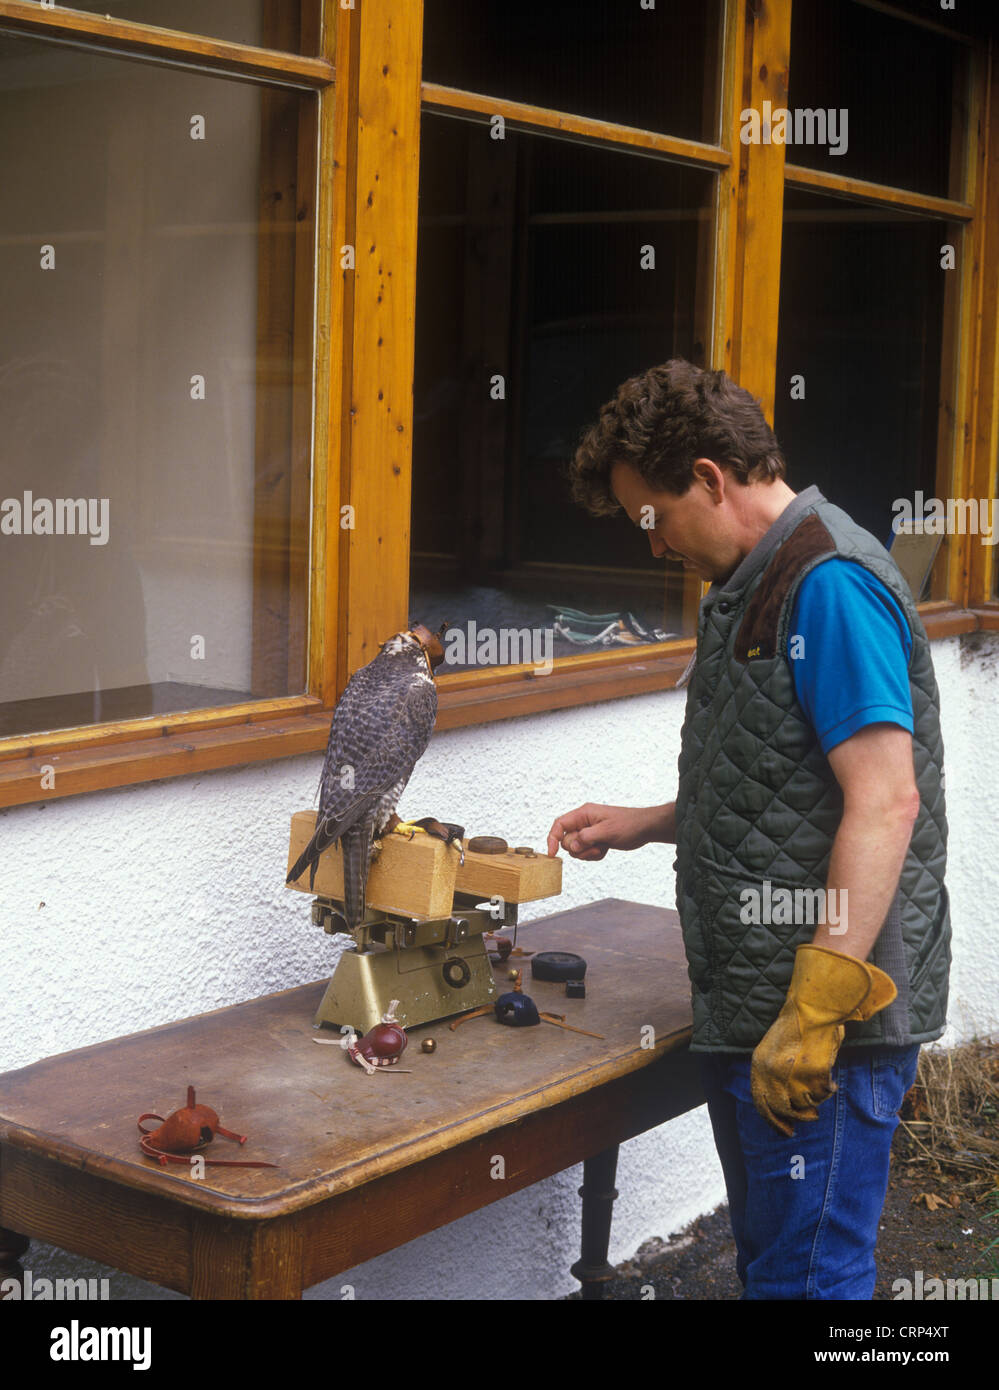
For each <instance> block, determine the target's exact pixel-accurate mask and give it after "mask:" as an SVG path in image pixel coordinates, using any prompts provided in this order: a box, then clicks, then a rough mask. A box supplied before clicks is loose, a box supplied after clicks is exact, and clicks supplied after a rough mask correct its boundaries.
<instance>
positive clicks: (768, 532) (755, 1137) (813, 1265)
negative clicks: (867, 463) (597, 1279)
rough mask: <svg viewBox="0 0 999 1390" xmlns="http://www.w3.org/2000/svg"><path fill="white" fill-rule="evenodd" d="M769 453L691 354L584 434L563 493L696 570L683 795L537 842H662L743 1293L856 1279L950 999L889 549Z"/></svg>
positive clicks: (922, 648)
mask: <svg viewBox="0 0 999 1390" xmlns="http://www.w3.org/2000/svg"><path fill="white" fill-rule="evenodd" d="M784 473H785V464H784V459H783V457H782V455H781V452H780V449H779V447H778V444H777V440H776V438H775V436H774V434H773V431H772V430H771V429H770V427H769V426H768V425H767V423H766V420H765V419H764V417H763V414H762V412H761V411H760V409H759V406H758V405H757V403H756V402H755V401H754V400H753V398H752V397H751V396H750V395H749V393H748V392H747V391H744V390H742V389H741V388H740V387H738V386H736V385H735V384H734V383H733V382H732V381H731V380H730V379H729V378H728V377H727V376H726V375H725V373H724V372H711V371H702V370H700V369H698V368H696V367H693V366H691V365H690V363H688V362H683V361H679V360H674V361H671V362H667V363H666V364H665V365H664V366H660V367H654V368H652V369H651V370H649V371H647V372H645V373H644V374H643V375H641V376H638V377H635V378H633V379H632V380H630V381H627V382H625V383H624V385H623V386H621V387H620V389H619V390H618V392H617V395H616V397H615V398H614V400H612V401H610V402H608V403H607V404H606V405H604V406H603V408H602V409H601V412H600V416H599V419H598V421H597V423H596V424H595V425H593V426H592V427H591V428H590V430H589V431H588V432H587V433H586V435H585V436H584V438H583V441H582V443H581V445H580V447H579V449H578V451H577V453H576V457H575V460H574V465H573V495H574V498H575V499H576V500H577V501H579V502H581V503H582V504H583V505H585V506H586V507H587V508H588V509H589V510H590V511H592V512H594V513H595V514H598V515H599V514H606V513H610V512H613V511H615V510H617V509H618V508H619V507H623V508H624V510H625V512H626V513H627V514H628V516H629V517H630V519H631V520H632V521H633V522H634V523H635V524H636V525H637V526H640V527H642V526H644V527H645V529H647V531H648V536H649V544H650V545H651V547H652V553H653V554H654V555H655V556H657V557H658V558H662V557H667V558H669V559H674V560H675V559H681V560H682V561H683V563H684V566H685V567H686V568H688V569H691V570H692V571H693V572H694V573H695V574H697V575H698V576H699V577H700V578H702V579H705V580H709V581H710V583H711V587H710V589H709V590H708V592H707V594H706V595H705V597H704V599H703V600H702V602H701V606H700V611H699V615H698V627H697V651H696V664H695V665H694V668H693V675H692V677H691V680H690V685H689V689H688V692H687V704H686V714H685V719H684V725H683V733H682V738H681V752H680V760H679V789H678V793H677V798H676V801H675V802H670V803H668V804H666V805H661V806H652V807H644V808H641V809H634V808H626V807H619V806H603V805H595V804H592V803H587V804H586V805H585V806H580V807H578V808H577V809H576V810H574V811H571V812H569V813H568V814H566V815H562V816H560V817H559V818H558V819H557V820H556V821H555V822H554V824H553V825H552V828H551V830H550V832H549V837H548V852H549V854H555V853H557V852H558V850H559V848H563V849H565V850H566V851H567V852H568V853H569V854H570V855H571V856H572V857H573V858H576V859H582V860H597V859H602V858H603V856H604V855H605V854H606V852H607V851H608V849H619V850H628V849H636V848H638V847H639V846H641V845H645V844H649V843H653V842H657V841H659V842H664V843H668V844H674V843H675V844H676V847H677V857H676V862H675V865H674V867H675V869H676V871H677V908H678V911H679V914H680V920H681V924H682V927H683V934H684V945H685V948H686V953H687V960H688V967H689V974H690V980H691V987H692V1003H693V1013H694V1033H693V1039H692V1043H691V1049H692V1051H694V1052H696V1053H698V1054H699V1060H700V1065H701V1069H702V1076H703V1082H704V1089H705V1093H706V1096H707V1099H708V1107H709V1113H710V1116H711V1123H712V1127H713V1130H714V1135H715V1142H716V1144H717V1147H718V1153H719V1157H720V1159H721V1163H722V1167H723V1170H724V1174H725V1182H726V1187H727V1190H728V1196H729V1208H730V1214H731V1220H732V1228H733V1232H734V1234H735V1239H736V1246H737V1252H738V1272H739V1276H740V1278H741V1280H742V1282H743V1284H744V1286H745V1287H744V1294H743V1297H744V1298H754V1299H775V1298H808V1299H870V1298H871V1297H872V1295H873V1291H874V1283H875V1266H874V1246H875V1242H876V1238H877V1229H878V1220H879V1217H880V1214H881V1209H882V1206H883V1204H884V1198H885V1193H886V1191H887V1183H888V1158H889V1150H890V1147H891V1139H892V1135H893V1133H894V1130H895V1128H896V1125H897V1123H898V1120H897V1111H898V1109H899V1106H900V1105H901V1102H902V1098H903V1096H904V1095H905V1092H906V1091H907V1090H908V1088H909V1086H910V1085H911V1084H912V1082H913V1079H914V1077H915V1071H916V1060H917V1056H918V1052H919V1045H920V1044H921V1043H923V1042H928V1041H930V1040H932V1039H934V1038H937V1037H939V1036H940V1035H941V1033H942V1032H943V1030H944V1025H945V1020H946V1003H947V980H948V971H949V965H950V921H949V912H948V904H947V892H946V888H945V887H944V869H945V862H946V838H947V823H946V818H945V811H944V795H943V770H942V769H943V746H942V741H941V737H940V722H939V697H938V694H937V687H936V682H935V679H934V675H933V665H932V661H931V657H930V650H929V643H928V641H927V638H926V633H925V631H924V629H923V625H922V623H921V621H920V619H919V616H918V614H917V612H916V608H915V604H914V603H913V600H912V595H911V594H910V592H909V590H908V587H907V585H906V583H905V581H904V579H903V578H902V576H901V574H900V572H899V570H898V568H897V566H896V565H895V564H894V562H893V561H892V560H891V559H890V557H889V556H888V554H887V552H886V551H885V550H884V549H883V547H882V546H881V545H880V544H879V543H878V542H877V541H876V540H875V539H874V537H873V536H871V535H870V534H869V533H868V532H867V531H865V530H863V529H862V528H861V527H859V526H857V525H856V523H854V522H853V521H852V520H851V519H850V517H849V516H847V514H846V513H845V512H843V511H841V510H840V509H839V508H838V507H835V506H833V505H832V504H831V503H829V502H827V501H826V499H825V498H824V497H823V496H822V494H821V493H820V492H819V490H818V489H817V488H815V487H810V488H807V489H806V490H805V491H804V492H802V493H800V494H797V495H796V494H795V493H794V492H792V490H791V489H790V488H789V487H788V486H787V484H786V483H785V482H784Z"/></svg>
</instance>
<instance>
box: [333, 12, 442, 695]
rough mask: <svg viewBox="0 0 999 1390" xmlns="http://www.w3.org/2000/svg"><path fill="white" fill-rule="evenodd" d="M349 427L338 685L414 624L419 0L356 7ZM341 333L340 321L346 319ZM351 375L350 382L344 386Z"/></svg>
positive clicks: (346, 402)
mask: <svg viewBox="0 0 999 1390" xmlns="http://www.w3.org/2000/svg"><path fill="white" fill-rule="evenodd" d="M359 19H360V31H359V47H358V55H357V91H356V95H355V94H353V93H350V94H348V95H347V98H346V99H347V102H348V103H349V104H350V106H351V109H354V103H355V102H356V142H357V143H356V153H355V158H354V166H355V179H356V183H355V194H354V200H353V206H354V219H355V227H354V243H355V246H356V255H357V267H356V270H355V272H354V274H353V291H354V301H353V317H352V324H351V331H352V344H351V354H352V356H351V365H350V372H349V383H348V385H347V386H345V393H346V394H345V399H344V405H345V406H346V407H349V416H348V419H349V426H348V427H347V429H346V432H345V437H344V440H343V450H342V456H341V467H342V470H343V480H344V481H345V482H346V494H345V499H344V500H345V501H347V502H349V503H350V504H351V505H352V506H353V507H354V510H355V519H356V526H355V529H353V530H350V531H346V532H344V533H343V539H344V544H345V548H346V553H347V554H348V555H349V578H348V584H347V586H346V587H345V589H344V590H343V592H342V593H341V609H340V622H341V626H342V627H343V629H344V632H345V636H346V649H345V657H346V667H345V668H343V669H341V670H340V671H339V672H338V685H341V684H345V683H346V680H347V679H348V677H349V675H350V674H351V673H352V672H353V671H356V670H357V669H358V668H359V667H361V666H364V665H365V664H366V663H367V662H369V661H370V660H371V659H372V658H373V657H374V656H375V654H376V653H377V651H378V649H379V647H380V646H381V644H382V642H384V640H385V636H386V634H387V633H391V632H393V631H398V630H399V629H400V628H405V627H407V626H408V624H409V613H408V601H409V536H410V489H411V481H412V422H413V351H414V325H415V305H416V221H417V197H418V192H419V148H420V82H419V76H420V73H419V62H418V60H417V55H419V53H420V45H421V41H422V33H423V0H407V3H406V4H405V5H392V6H387V5H368V4H365V5H363V6H362V7H361V11H360V16H359ZM344 326H345V331H346V329H347V325H346V323H345V325H344ZM347 381H348V378H347V377H346V376H345V382H347Z"/></svg>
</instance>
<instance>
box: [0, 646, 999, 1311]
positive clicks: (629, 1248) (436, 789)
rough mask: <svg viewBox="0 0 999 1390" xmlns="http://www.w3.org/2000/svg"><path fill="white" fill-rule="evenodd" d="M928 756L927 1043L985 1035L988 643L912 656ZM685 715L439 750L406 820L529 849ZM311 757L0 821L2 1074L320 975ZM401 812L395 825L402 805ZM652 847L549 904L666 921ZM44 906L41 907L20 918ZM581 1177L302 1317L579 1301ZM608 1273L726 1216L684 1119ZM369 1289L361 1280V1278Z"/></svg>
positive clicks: (649, 1161) (367, 1273)
mask: <svg viewBox="0 0 999 1390" xmlns="http://www.w3.org/2000/svg"><path fill="white" fill-rule="evenodd" d="M933 652H934V660H935V663H936V669H937V678H938V682H939V684H940V688H941V706H942V711H943V727H944V737H945V742H946V749H947V795H948V806H949V819H950V826H951V857H950V868H949V874H948V886H949V889H950V894H951V901H952V915H953V925H954V969H953V974H952V981H951V1008H950V1019H951V1024H950V1028H949V1030H948V1034H947V1037H946V1038H945V1040H944V1041H945V1042H955V1041H959V1040H963V1039H966V1038H969V1037H971V1035H972V1034H973V1033H976V1032H977V1033H978V1034H979V1035H983V1034H987V1033H989V1032H992V1031H997V1030H999V988H997V986H999V936H997V933H996V931H995V926H994V913H995V904H996V903H997V902H999V854H997V849H999V834H997V831H996V825H997V820H999V634H982V635H979V636H976V637H975V638H973V639H970V640H968V639H964V640H961V639H957V638H952V639H947V640H944V641H940V642H936V643H934V647H933ZM683 704H684V697H683V695H682V694H681V693H678V692H666V693H662V694H654V695H646V696H640V697H636V698H633V699H627V700H618V701H611V702H607V703H603V704H599V705H594V706H591V707H586V708H579V709H572V710H565V711H560V712H556V713H553V714H545V715H538V716H532V717H529V718H523V719H516V720H509V721H506V722H504V723H500V724H491V725H487V726H485V727H482V728H473V729H464V730H457V731H453V732H447V733H440V734H437V735H436V736H435V737H434V739H433V741H432V743H431V745H430V748H429V750H428V752H427V754H426V755H425V757H424V758H423V760H422V761H421V763H420V764H419V766H418V767H417V770H416V772H415V774H414V776H413V779H412V781H411V783H410V786H409V789H408V791H407V793H406V797H405V804H406V805H409V806H417V807H430V808H433V809H434V810H435V811H436V812H437V813H438V814H442V813H443V812H444V811H445V809H446V811H447V813H448V815H449V817H452V818H454V819H456V820H460V821H462V822H464V823H465V824H466V825H470V826H483V827H489V828H490V829H495V830H496V831H497V832H498V833H502V834H504V835H506V836H507V838H508V839H510V841H511V842H513V843H521V844H522V843H534V844H537V845H539V846H540V845H541V844H542V843H543V836H544V833H545V831H546V830H547V829H548V826H549V825H550V823H551V821H552V819H553V818H554V816H555V815H556V814H558V813H559V812H562V811H566V810H569V809H571V808H572V807H574V806H576V805H578V804H579V803H580V802H582V801H585V800H588V799H591V800H599V801H606V802H610V803H618V804H623V805H628V804H631V805H649V804H652V803H654V802H658V801H666V800H669V799H671V798H672V797H673V795H674V794H675V769H676V758H677V753H678V748H679V734H680V725H681V721H682V715H683ZM320 761H321V760H320V757H319V755H315V756H310V757H299V758H292V759H289V760H287V761H285V762H276V763H267V764H260V765H257V766H251V767H245V768H238V769H233V770H226V771H220V772H214V773H208V774H205V775H202V776H197V777H188V778H179V779H173V780H170V781H166V782H160V783H155V784H151V785H144V786H138V787H131V788H126V789H123V790H117V791H108V792H100V793H94V794H92V795H85V796H76V797H70V798H67V799H65V800H57V801H50V802H47V803H39V804H37V805H32V806H27V807H16V808H12V809H9V810H6V811H3V812H0V844H2V846H3V854H2V856H0V941H2V943H3V955H2V960H3V978H2V991H3V993H2V997H3V1010H2V1012H0V1070H8V1069H10V1068H14V1067H19V1066H26V1065H27V1064H29V1063H31V1062H33V1061H36V1060H38V1059H39V1058H41V1057H45V1056H49V1055H51V1054H53V1053H59V1052H65V1051H68V1050H70V1049H71V1048H76V1047H83V1046H85V1045H87V1044H90V1043H94V1042H99V1041H103V1040H105V1039H108V1038H114V1037H118V1036H120V1035H122V1034H125V1033H129V1032H133V1031H136V1030H139V1029H143V1028H148V1027H152V1026H153V1025H155V1024H159V1023H167V1022H170V1021H172V1020H174V1019H176V1018H179V1017H183V1016H186V1015H190V1014H193V1013H200V1012H203V1011H206V1010H209V1009H214V1008H219V1007H223V1006H225V1005H228V1004H233V1003H237V1002H239V1001H241V1000H244V999H249V998H253V997H255V996H257V995H260V994H265V993H267V992H269V991H272V990H276V989H282V988H287V987H290V986H293V985H297V984H301V983H304V982H306V981H309V980H313V979H318V978H320V977H322V976H324V975H328V974H329V973H330V971H331V968H332V963H333V950H332V946H331V941H330V938H329V937H327V936H325V935H324V934H322V933H321V932H318V931H317V930H316V929H315V928H313V927H312V926H311V925H310V924H309V920H308V903H309V899H308V898H307V897H304V896H303V895H301V894H297V893H289V892H287V891H286V890H285V888H284V865H285V862H286V851H287V833H288V818H289V814H290V812H291V811H292V810H295V809H299V808H301V807H303V806H306V805H310V804H311V803H312V797H313V794H314V791H315V786H316V782H317V779H318V772H319V765H320ZM404 809H405V807H404ZM672 860H673V850H672V847H669V846H650V847H647V848H646V849H643V850H639V851H637V852H635V853H633V854H627V855H626V854H611V855H609V856H608V857H607V859H606V860H604V861H603V862H602V863H599V864H578V863H575V862H573V861H568V862H567V863H566V865H565V875H564V891H563V895H562V898H561V899H560V900H559V901H558V903H557V904H539V905H538V909H537V910H536V911H535V912H533V913H532V912H525V913H524V914H523V920H530V919H531V917H532V916H542V915H544V914H545V912H546V911H550V910H553V909H554V908H555V907H556V906H557V908H559V909H562V908H565V907H573V906H577V905H579V904H583V903H586V902H590V901H592V900H594V899H597V898H603V897H610V896H615V897H624V898H630V899H633V900H635V901H643V902H651V903H659V904H662V905H664V906H669V907H672V906H673V905H674V887H673V874H672V871H671V865H672ZM42 904H44V906H42ZM581 1175H582V1169H581V1167H580V1168H577V1169H574V1170H568V1171H567V1172H565V1173H562V1174H559V1175H558V1176H556V1177H554V1178H552V1179H550V1180H549V1181H547V1182H544V1183H540V1184H538V1185H537V1186H536V1187H533V1188H529V1189H527V1190H526V1191H523V1192H520V1193H516V1194H514V1195H513V1196H511V1197H508V1198H505V1199H503V1200H501V1201H499V1202H497V1203H494V1204H493V1206H491V1207H489V1208H487V1209H485V1210H484V1211H481V1212H477V1213H474V1214H473V1215H471V1216H468V1217H465V1218H463V1219H461V1220H460V1221H457V1222H455V1223H453V1224H452V1225H450V1226H447V1227H444V1228H443V1229H441V1230H439V1231H437V1232H435V1233H433V1234H432V1235H429V1236H426V1237H423V1238H422V1239H420V1240H418V1241H414V1242H413V1243H412V1244H410V1245H408V1246H406V1247H404V1248H403V1249H402V1250H400V1251H397V1252H395V1253H394V1254H392V1255H390V1256H383V1257H381V1258H380V1259H379V1260H377V1261H372V1262H371V1263H369V1264H367V1265H365V1266H362V1267H360V1268H358V1269H355V1270H352V1271H347V1272H345V1273H344V1274H343V1275H340V1276H338V1277H337V1278H336V1279H334V1280H331V1281H329V1282H328V1283H327V1284H324V1285H320V1286H317V1287H316V1288H314V1289H313V1290H311V1291H310V1292H309V1294H308V1297H310V1298H333V1299H336V1298H340V1297H341V1293H340V1290H341V1289H342V1288H343V1286H345V1285H352V1286H353V1288H354V1290H355V1295H356V1297H357V1298H365V1297H374V1296H375V1290H376V1289H377V1291H378V1294H379V1296H381V1297H387V1298H397V1299H403V1298H424V1299H433V1298H442V1299H443V1298H447V1299H463V1298H476V1299H480V1298H492V1299H512V1298H532V1299H545V1298H553V1297H557V1296H559V1295H562V1294H565V1293H568V1292H570V1291H572V1290H573V1289H575V1288H576V1287H577V1285H576V1282H575V1280H574V1279H573V1278H572V1277H571V1275H570V1274H569V1267H570V1265H571V1264H572V1262H573V1261H574V1260H575V1259H576V1258H577V1257H578V1239H579V1200H578V1197H577V1195H576V1191H577V1188H578V1186H579V1183H580V1179H581ZM617 1186H618V1190H619V1192H620V1197H619V1199H618V1201H617V1203H616V1206H615V1213H614V1225H613V1231H612V1240H611V1259H612V1260H613V1261H614V1262H618V1261H620V1260H623V1259H625V1258H627V1257H628V1256H630V1255H631V1254H633V1252H634V1251H635V1249H636V1248H637V1247H638V1245H639V1244H641V1242H642V1241H643V1240H646V1239H647V1238H648V1237H650V1236H653V1235H659V1236H664V1237H665V1236H667V1235H669V1234H670V1233H671V1232H673V1231H676V1230H678V1229H679V1228H680V1227H682V1226H683V1225H685V1224H686V1223H687V1222H688V1221H690V1220H692V1219H693V1218H694V1217H696V1216H697V1215H699V1214H701V1213H703V1212H706V1211H709V1210H711V1209H712V1208H713V1207H715V1206H716V1205H717V1204H718V1202H719V1201H720V1200H722V1199H723V1197H724V1185H723V1182H722V1177H721V1170H720V1167H719V1165H718V1161H717V1158H716V1156H715V1152H714V1147H713V1144H712V1140H711V1132H710V1126H709V1124H708V1120H707V1114H706V1111H705V1110H704V1109H703V1108H702V1109H700V1110H698V1111H696V1112H694V1113H693V1114H691V1115H687V1116H684V1117H682V1118H680V1119H678V1120H674V1121H672V1122H671V1123H670V1124H668V1125H665V1126H663V1127H662V1128H661V1129H659V1130H656V1131H653V1132H651V1133H649V1134H646V1135H644V1136H642V1137H641V1138H639V1139H636V1140H633V1141H631V1142H630V1143H628V1144H626V1145H624V1146H623V1147H622V1150H621V1162H620V1166H619V1172H618V1180H617ZM24 1263H25V1264H26V1266H27V1267H30V1268H31V1269H32V1270H33V1271H34V1273H35V1274H36V1276H38V1277H41V1276H42V1275H48V1276H49V1277H54V1276H57V1275H64V1276H72V1277H86V1276H91V1275H101V1274H105V1275H110V1277H111V1294H112V1297H113V1298H146V1297H173V1296H174V1295H171V1294H168V1293H166V1292H164V1291H162V1290H159V1289H156V1288H154V1287H153V1286H151V1285H148V1284H145V1283H143V1282H142V1281H141V1280H138V1279H134V1278H130V1277H126V1276H124V1275H121V1274H116V1273H114V1272H113V1271H107V1270H103V1269H102V1268H101V1267H99V1266H96V1265H94V1264H93V1263H92V1262H90V1261H86V1260H82V1259H79V1258H77V1257H75V1256H70V1255H67V1254H65V1253H64V1252H61V1251H56V1250H52V1249H50V1248H49V1247H45V1246H42V1245H40V1244H38V1243H35V1244H33V1246H32V1249H31V1251H30V1252H29V1254H28V1256H27V1257H26V1258H25V1262H24ZM376 1274H377V1280H376V1278H375V1275H376Z"/></svg>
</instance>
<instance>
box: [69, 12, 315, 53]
mask: <svg viewBox="0 0 999 1390" xmlns="http://www.w3.org/2000/svg"><path fill="white" fill-rule="evenodd" d="M318 5H319V0H74V3H73V4H71V5H67V6H65V8H66V9H70V10H83V11H86V12H89V13H93V14H99V15H102V16H104V17H106V18H107V19H128V20H131V21H132V23H134V24H153V25H155V26H156V27H157V28H160V29H176V30H178V31H180V32H181V33H190V34H204V35H206V36H207V37H209V38H213V39H226V40H228V41H229V42H230V43H247V44H253V45H254V47H257V48H276V49H280V50H283V51H284V52H287V53H307V54H315V53H316V52H318V42H319V26H318Z"/></svg>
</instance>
